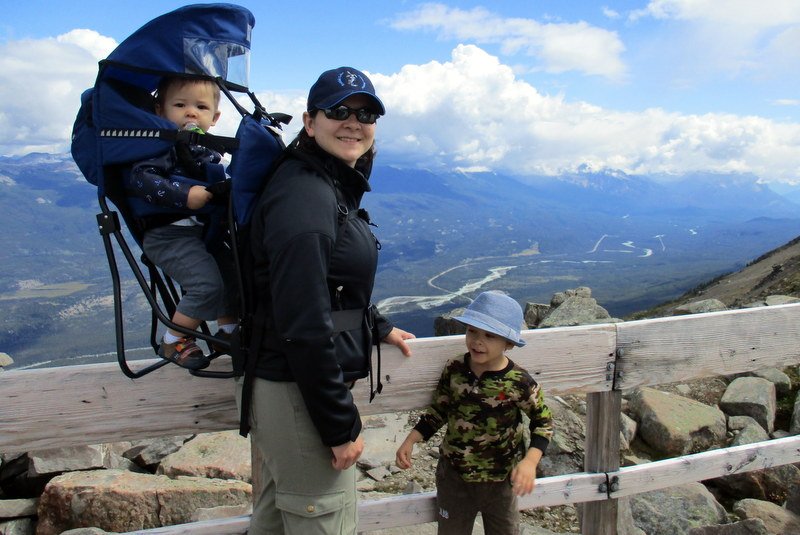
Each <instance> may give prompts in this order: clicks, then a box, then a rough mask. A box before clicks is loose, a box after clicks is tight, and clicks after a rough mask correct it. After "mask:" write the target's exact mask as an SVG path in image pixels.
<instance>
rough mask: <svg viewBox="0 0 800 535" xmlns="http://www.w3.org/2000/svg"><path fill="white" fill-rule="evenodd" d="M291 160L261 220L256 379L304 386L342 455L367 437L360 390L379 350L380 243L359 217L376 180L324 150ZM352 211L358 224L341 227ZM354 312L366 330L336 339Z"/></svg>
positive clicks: (256, 223) (273, 182) (317, 421)
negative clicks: (337, 324) (342, 321)
mask: <svg viewBox="0 0 800 535" xmlns="http://www.w3.org/2000/svg"><path fill="white" fill-rule="evenodd" d="M286 156H287V157H286V159H285V161H283V163H282V164H281V165H280V166H279V167H278V169H277V170H276V171H275V173H274V174H273V175H272V177H271V178H270V180H269V182H268V184H267V186H266V187H265V189H264V192H263V194H262V195H261V197H260V198H259V200H258V203H257V205H256V208H255V211H254V214H253V221H252V231H251V246H252V250H253V257H254V261H255V265H254V277H255V283H256V288H257V295H256V300H257V302H258V303H260V304H261V305H264V306H266V307H267V308H266V316H267V321H266V325H267V327H266V330H265V332H264V337H263V342H262V344H261V348H260V351H259V354H258V357H257V358H258V360H257V364H256V373H255V375H256V377H259V378H262V379H268V380H272V381H294V382H296V383H297V385H298V387H299V388H300V391H301V393H302V395H303V399H304V401H305V404H306V406H307V408H308V412H309V414H310V416H311V419H312V421H313V422H314V425H315V426H316V428H317V430H318V431H319V434H320V437H321V439H322V442H323V443H324V444H325V445H326V446H338V445H341V444H344V443H346V442H348V441H352V440H355V439H356V438H357V437H358V435H359V433H360V432H361V418H360V416H359V413H358V409H357V408H356V406H355V404H354V402H353V397H352V395H351V393H350V386H351V385H352V382H353V381H354V380H355V379H358V378H362V377H365V376H366V375H367V374H368V371H369V359H370V353H371V349H372V345H373V343H377V341H373V340H372V334H371V331H370V328H369V326H368V323H369V322H368V320H367V316H368V309H369V305H370V299H371V295H372V287H373V282H374V278H375V271H376V269H377V262H378V248H379V244H378V241H377V239H376V238H375V236H374V235H373V234H372V231H371V230H370V226H369V218H368V216H367V215H366V212H364V211H363V210H359V205H360V202H361V198H362V196H363V194H364V193H365V192H367V191H369V189H370V187H369V182H368V177H366V176H364V175H363V174H362V173H361V172H359V171H357V170H355V169H353V168H350V167H348V166H346V165H344V164H343V163H342V162H341V161H339V160H338V159H336V158H333V157H330V156H329V155H327V154H326V153H323V152H321V151H320V153H315V154H309V153H308V152H305V151H300V150H299V149H294V148H289V149H287V152H286ZM334 184H337V185H338V187H339V188H340V191H341V195H340V199H339V200H337V195H336V192H335V190H334ZM340 203H344V205H345V206H340ZM344 212H348V213H349V214H350V215H351V217H348V218H347V223H346V224H345V225H344V226H343V227H340V226H339V225H340V221H342V220H340V219H339V217H340V214H343V213H344ZM354 214H360V215H361V216H360V217H352V216H353V215H354ZM348 309H361V310H363V311H364V313H365V316H364V318H365V319H364V321H362V322H361V323H362V324H361V326H360V327H358V328H355V329H352V330H349V331H344V332H340V333H335V332H334V324H333V320H332V317H331V312H332V311H333V310H348ZM375 321H376V323H377V325H378V332H379V334H378V336H379V338H380V339H382V338H384V337H385V336H386V335H387V334H388V333H389V331H391V329H392V327H391V325H390V324H389V322H388V321H386V319H385V318H383V317H381V316H380V315H378V316H377V317H376V318H375Z"/></svg>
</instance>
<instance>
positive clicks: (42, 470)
mask: <svg viewBox="0 0 800 535" xmlns="http://www.w3.org/2000/svg"><path fill="white" fill-rule="evenodd" d="M106 449H107V448H106V446H104V445H91V446H70V447H67V448H54V449H49V450H39V451H32V452H29V453H28V459H29V462H28V471H29V472H30V474H31V475H32V476H42V475H47V474H60V473H62V472H69V471H72V470H92V469H95V468H104V466H105V464H104V463H105V458H106Z"/></svg>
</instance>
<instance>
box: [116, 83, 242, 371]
mask: <svg viewBox="0 0 800 535" xmlns="http://www.w3.org/2000/svg"><path fill="white" fill-rule="evenodd" d="M219 100H220V90H219V87H218V86H217V84H216V83H215V82H213V81H210V80H201V79H190V78H181V77H169V76H167V77H164V78H163V79H162V80H161V82H160V84H159V86H158V89H157V91H156V102H155V111H156V113H157V114H158V115H159V116H161V117H163V118H165V119H167V120H169V121H171V122H173V123H175V125H177V127H178V128H179V129H181V130H191V131H194V132H196V133H197V134H198V135H202V134H204V133H205V132H207V131H208V129H209V128H211V127H212V126H214V125H215V124H216V122H217V120H218V119H219V116H220V111H219ZM220 160H221V155H220V154H219V153H218V152H216V151H214V150H211V149H208V148H206V147H203V146H201V145H197V144H190V143H185V142H178V143H177V144H176V145H175V147H173V148H171V149H170V150H169V151H168V152H166V153H165V154H162V155H160V156H158V157H155V158H151V159H148V160H144V161H140V162H136V163H134V164H133V165H132V166H131V168H130V172H129V173H125V190H126V193H127V194H128V196H129V197H130V198H131V202H133V203H138V205H139V206H140V207H142V206H144V207H145V209H144V210H140V213H141V212H142V211H143V212H144V213H145V215H142V216H140V217H139V218H138V223H139V224H140V225H141V228H142V229H143V240H142V250H143V251H144V253H145V255H147V257H148V258H149V259H150V261H152V262H153V264H155V265H156V266H157V267H159V268H160V269H161V270H162V271H163V272H164V273H165V274H166V275H167V276H169V277H170V278H171V279H173V280H174V281H175V282H177V283H178V284H179V285H180V286H181V288H182V289H183V292H184V295H183V296H182V297H181V299H180V301H179V303H178V305H177V308H176V311H175V313H174V315H173V316H172V318H171V320H172V322H173V323H175V324H176V325H179V326H181V327H184V328H186V329H187V330H189V331H195V330H197V328H198V327H199V326H200V324H201V323H202V322H204V321H209V320H216V321H217V325H218V327H219V332H217V334H216V335H215V336H217V337H220V338H223V339H225V338H229V337H230V333H232V332H233V330H234V329H235V327H236V324H237V310H236V308H237V307H236V305H237V303H238V296H237V295H236V287H237V286H236V284H234V282H233V281H235V280H236V279H235V269H236V267H235V264H234V262H233V258H232V255H231V254H230V250H229V249H228V248H227V247H226V246H225V244H224V243H223V240H222V233H221V232H219V231H218V230H217V227H219V225H220V223H221V222H222V221H223V216H224V214H225V205H226V202H225V198H226V191H225V188H224V187H220V186H221V185H225V184H228V183H229V182H228V181H226V178H227V177H226V174H225V169H224V167H223V165H222V164H221V163H220ZM212 191H214V192H216V194H215V193H212ZM226 282H227V284H226ZM215 349H216V348H215ZM158 354H159V356H160V357H162V358H164V359H167V360H170V361H172V362H174V363H175V364H177V365H179V366H182V367H184V368H188V369H191V370H199V369H203V368H206V367H207V366H208V365H209V359H208V357H207V356H206V355H205V354H204V353H203V350H202V349H201V348H200V347H199V346H198V345H197V344H196V341H195V338H194V337H192V336H191V335H186V334H184V333H181V332H179V331H176V330H173V329H171V328H168V329H167V330H166V332H165V333H164V335H163V339H162V341H161V344H160V346H159V350H158Z"/></svg>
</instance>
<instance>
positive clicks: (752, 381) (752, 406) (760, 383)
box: [719, 377, 777, 433]
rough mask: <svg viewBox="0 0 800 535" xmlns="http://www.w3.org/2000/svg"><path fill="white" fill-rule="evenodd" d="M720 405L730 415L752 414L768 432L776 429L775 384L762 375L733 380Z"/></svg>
mask: <svg viewBox="0 0 800 535" xmlns="http://www.w3.org/2000/svg"><path fill="white" fill-rule="evenodd" d="M719 407H720V409H722V410H723V411H725V414H728V415H730V416H735V415H742V416H750V417H751V418H753V419H754V420H755V421H757V422H758V423H759V424H760V425H761V427H763V428H764V429H765V430H766V431H767V433H772V431H773V430H774V429H775V412H776V410H777V407H776V397H775V384H774V383H772V382H771V381H768V380H766V379H762V378H760V377H738V378H736V379H734V380H733V381H731V383H730V384H729V385H728V388H727V389H726V390H725V393H724V394H723V395H722V399H721V400H720V402H719Z"/></svg>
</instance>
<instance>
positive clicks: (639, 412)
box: [628, 388, 727, 457]
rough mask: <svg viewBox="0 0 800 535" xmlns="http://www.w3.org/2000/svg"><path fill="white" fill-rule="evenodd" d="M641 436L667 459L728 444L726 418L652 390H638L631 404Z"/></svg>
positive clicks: (694, 403) (716, 410)
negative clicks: (726, 440)
mask: <svg viewBox="0 0 800 535" xmlns="http://www.w3.org/2000/svg"><path fill="white" fill-rule="evenodd" d="M628 408H629V410H630V411H631V413H632V414H633V415H634V417H635V419H636V420H638V421H639V436H640V437H641V438H642V440H644V441H645V442H646V443H647V444H648V445H650V446H651V447H652V448H653V449H655V450H656V451H658V452H660V453H662V454H663V455H664V456H666V457H677V456H680V455H685V454H688V453H697V452H700V451H705V450H708V449H710V448H713V447H718V446H721V445H722V444H724V442H725V436H726V430H727V429H726V425H725V415H724V414H723V413H722V411H720V410H719V409H717V408H716V407H710V406H708V405H705V404H703V403H700V402H697V401H694V400H692V399H689V398H685V397H682V396H677V395H674V394H670V393H667V392H661V391H659V390H655V389H652V388H642V389H639V390H637V391H636V392H635V393H634V395H633V396H631V399H630V400H629V405H628Z"/></svg>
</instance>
